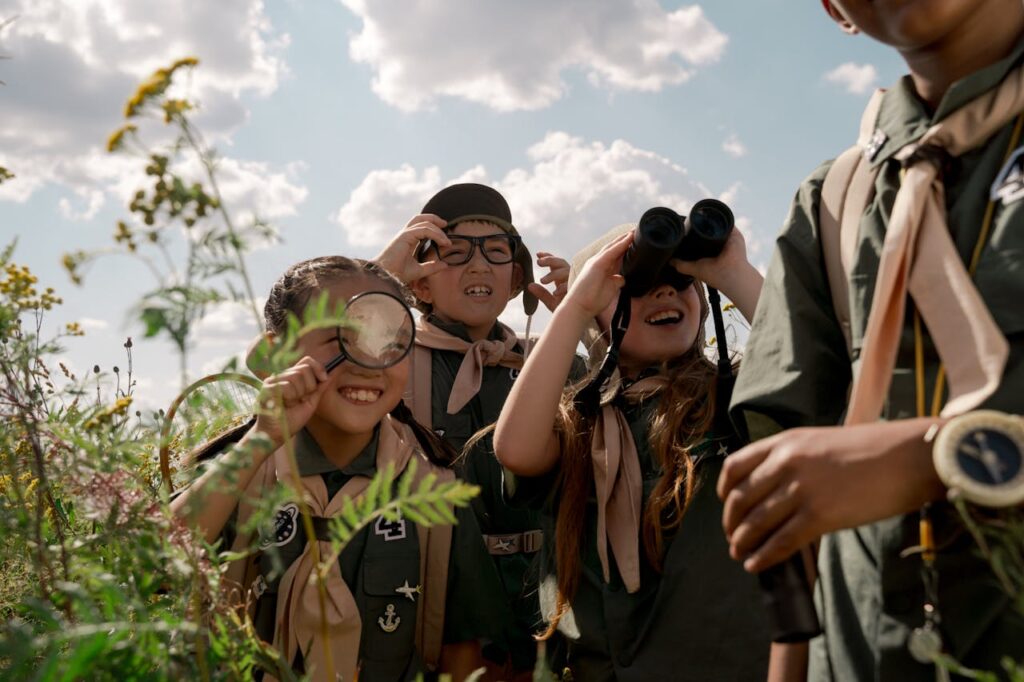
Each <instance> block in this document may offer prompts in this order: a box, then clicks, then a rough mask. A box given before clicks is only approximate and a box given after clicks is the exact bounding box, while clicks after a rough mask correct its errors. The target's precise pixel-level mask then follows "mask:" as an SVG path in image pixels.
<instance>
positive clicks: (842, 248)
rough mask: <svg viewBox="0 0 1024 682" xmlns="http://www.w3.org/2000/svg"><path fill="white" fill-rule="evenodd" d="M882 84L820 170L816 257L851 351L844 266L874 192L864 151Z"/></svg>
mask: <svg viewBox="0 0 1024 682" xmlns="http://www.w3.org/2000/svg"><path fill="white" fill-rule="evenodd" d="M884 93H885V91H884V90H876V91H875V94H874V95H872V97H871V101H870V102H868V106H867V108H866V109H865V110H864V114H863V116H862V117H861V123H860V136H859V137H858V139H857V143H856V144H855V145H853V146H852V147H850V148H849V149H847V150H846V151H844V152H843V153H842V154H840V155H839V156H838V157H837V158H836V160H835V161H833V162H832V166H831V167H830V168H829V169H828V172H827V173H826V174H825V180H824V182H823V183H822V187H821V202H820V204H819V205H818V225H819V228H820V234H821V250H822V260H823V261H824V263H825V274H826V276H827V278H828V286H829V291H830V292H831V294H832V307H833V309H834V310H835V313H836V318H837V319H838V320H839V325H840V327H841V328H842V330H843V338H844V340H845V341H846V350H847V353H848V354H849V355H850V357H851V358H852V357H853V334H852V329H851V327H850V289H849V271H850V265H851V264H852V262H853V255H854V251H855V250H856V248H857V236H858V232H859V228H860V219H861V217H862V216H863V215H864V211H865V210H866V209H867V206H868V204H869V203H870V202H871V200H872V199H873V198H874V192H875V178H876V176H877V175H878V170H877V169H873V168H872V167H871V159H870V158H868V157H867V150H868V148H869V146H871V145H873V144H875V140H874V136H875V130H876V123H877V120H878V111H879V109H880V108H881V105H882V97H883V95H884Z"/></svg>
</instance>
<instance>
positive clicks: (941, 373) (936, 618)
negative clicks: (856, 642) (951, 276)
mask: <svg viewBox="0 0 1024 682" xmlns="http://www.w3.org/2000/svg"><path fill="white" fill-rule="evenodd" d="M1022 128H1024V113H1021V114H1020V115H1019V116H1017V122H1016V124H1015V125H1014V127H1013V133H1012V134H1011V135H1010V143H1009V145H1007V149H1006V153H1005V154H1004V157H1003V164H1002V166H1000V167H1004V166H1005V165H1006V163H1007V162H1008V161H1009V158H1010V155H1011V154H1012V153H1013V150H1014V148H1016V146H1017V144H1018V143H1019V142H1020V137H1021V129H1022ZM900 177H901V178H902V172H901V174H900ZM994 215H995V201H994V200H993V199H992V198H989V201H988V204H987V205H986V207H985V216H984V218H983V219H982V222H981V230H980V231H979V233H978V239H977V241H976V242H975V244H974V251H973V252H972V254H971V262H970V264H969V265H968V267H967V272H968V274H969V275H970V276H971V277H972V278H973V277H974V274H975V272H976V271H977V269H978V263H979V261H980V260H981V252H982V250H983V249H984V247H985V244H986V243H987V242H988V237H989V232H990V231H991V229H992V219H993V217H994ZM923 336H924V335H923V332H922V330H921V314H920V312H918V310H917V309H916V307H915V309H914V381H915V389H916V390H915V398H916V402H917V416H918V417H924V416H925V415H926V413H925V376H924V341H923ZM945 377H946V374H945V367H944V366H943V364H942V362H941V360H940V362H939V369H938V372H937V374H936V378H935V392H934V394H933V395H932V404H931V411H930V412H929V413H928V414H930V415H931V416H932V417H936V416H938V414H939V412H940V411H941V409H942V395H943V392H944V384H945ZM930 507H931V505H930V503H929V504H925V505H924V506H923V507H921V513H920V519H919V521H918V533H919V538H920V539H919V542H920V545H919V547H918V549H919V550H920V552H921V564H922V566H921V579H922V581H923V582H924V588H925V604H924V614H925V629H926V630H934V631H935V632H937V631H938V625H939V623H940V622H941V617H940V615H939V610H938V596H939V595H938V580H939V576H938V571H937V570H936V569H935V534H934V530H933V526H932V519H931V513H930ZM915 634H916V632H915ZM911 639H912V640H913V637H912V638H911Z"/></svg>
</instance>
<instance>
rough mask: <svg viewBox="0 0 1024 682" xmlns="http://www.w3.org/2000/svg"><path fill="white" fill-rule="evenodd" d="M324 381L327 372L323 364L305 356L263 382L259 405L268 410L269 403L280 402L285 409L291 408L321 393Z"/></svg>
mask: <svg viewBox="0 0 1024 682" xmlns="http://www.w3.org/2000/svg"><path fill="white" fill-rule="evenodd" d="M326 381H327V371H326V370H325V369H324V366H323V364H322V363H320V362H319V361H317V360H315V359H314V358H311V357H309V356H306V357H304V358H302V359H301V360H299V361H298V362H297V363H295V364H294V365H293V366H291V367H289V368H288V369H286V370H284V371H283V372H280V373H278V374H275V375H273V376H272V377H270V378H268V379H267V380H266V381H265V382H263V394H264V396H263V399H262V400H261V404H263V406H264V407H265V408H269V407H270V404H269V403H270V402H276V401H280V404H281V405H282V406H283V407H285V408H286V409H287V408H289V407H293V406H295V405H297V404H299V403H301V402H303V401H304V400H306V399H308V398H309V397H310V396H312V395H315V394H316V393H318V392H321V391H322V387H323V386H325V385H326Z"/></svg>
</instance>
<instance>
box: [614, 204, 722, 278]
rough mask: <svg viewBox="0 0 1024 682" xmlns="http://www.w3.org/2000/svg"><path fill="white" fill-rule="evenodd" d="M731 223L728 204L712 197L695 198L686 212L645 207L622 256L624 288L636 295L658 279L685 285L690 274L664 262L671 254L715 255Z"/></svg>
mask: <svg viewBox="0 0 1024 682" xmlns="http://www.w3.org/2000/svg"><path fill="white" fill-rule="evenodd" d="M735 223H736V221H735V219H734V218H733V214H732V211H731V210H730V209H729V207H728V206H726V205H725V204H724V203H722V202H721V201H718V200H716V199H702V200H701V201H698V202H697V203H696V204H694V205H693V208H692V209H691V210H690V215H689V216H682V215H679V214H678V213H676V212H675V211H673V210H672V209H670V208H664V207H660V206H659V207H657V208H652V209H649V210H647V211H646V212H644V214H643V215H642V216H641V217H640V222H639V223H638V224H637V226H636V232H635V235H634V237H633V243H632V244H631V245H630V247H629V249H628V250H627V251H626V255H625V257H624V258H623V259H622V275H623V276H624V277H625V278H626V284H625V287H624V289H625V291H626V292H627V293H628V294H629V295H630V296H633V297H636V296H643V295H644V294H646V293H647V292H648V291H650V290H651V289H652V288H654V287H655V286H656V285H658V284H662V283H666V284H670V285H672V286H674V287H676V288H677V289H684V288H686V287H687V286H689V285H690V282H692V281H693V278H692V277H688V276H686V275H681V274H679V272H677V271H676V269H675V268H673V267H672V266H671V265H669V264H668V262H669V261H670V260H671V259H673V258H679V259H681V260H687V261H694V260H699V259H701V258H710V257H714V256H717V255H718V254H720V253H721V252H722V249H723V248H724V247H725V242H726V241H727V240H728V239H729V235H730V234H731V233H732V230H733V227H734V226H735Z"/></svg>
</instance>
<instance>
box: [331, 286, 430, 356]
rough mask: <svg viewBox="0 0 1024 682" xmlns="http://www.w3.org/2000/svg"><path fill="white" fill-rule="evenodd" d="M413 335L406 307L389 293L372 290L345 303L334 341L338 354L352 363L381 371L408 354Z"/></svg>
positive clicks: (411, 321)
mask: <svg viewBox="0 0 1024 682" xmlns="http://www.w3.org/2000/svg"><path fill="white" fill-rule="evenodd" d="M414 333H415V332H414V322H413V319H412V315H411V314H410V313H409V308H408V307H406V305H405V304H404V303H402V302H401V301H400V300H398V299H397V298H395V297H394V296H391V295H390V294H386V293H383V292H375V291H374V292H369V293H366V294H362V295H361V296H357V297H356V298H354V299H353V300H352V301H350V302H349V304H348V307H347V308H346V309H345V325H344V326H342V327H340V328H339V329H338V340H339V344H340V345H341V351H342V352H343V353H344V354H345V355H346V356H347V357H348V359H349V360H351V361H352V362H354V363H356V364H357V365H361V366H362V367H368V368H371V369H384V368H385V367H391V366H392V365H395V364H397V363H398V362H400V361H401V360H402V358H404V357H405V356H406V355H407V354H408V353H409V350H410V349H411V348H412V344H413V335H414Z"/></svg>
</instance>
